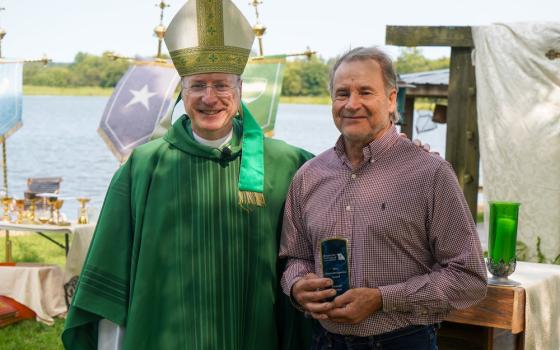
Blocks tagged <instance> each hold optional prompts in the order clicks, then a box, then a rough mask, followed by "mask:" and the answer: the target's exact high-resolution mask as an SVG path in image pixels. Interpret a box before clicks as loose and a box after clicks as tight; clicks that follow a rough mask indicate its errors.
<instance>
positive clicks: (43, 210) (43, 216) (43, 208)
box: [36, 193, 50, 225]
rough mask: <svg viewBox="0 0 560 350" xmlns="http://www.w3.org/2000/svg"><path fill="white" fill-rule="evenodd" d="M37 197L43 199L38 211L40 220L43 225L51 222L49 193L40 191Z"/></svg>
mask: <svg viewBox="0 0 560 350" xmlns="http://www.w3.org/2000/svg"><path fill="white" fill-rule="evenodd" d="M36 196H37V198H40V199H41V202H42V203H41V205H39V211H38V215H36V216H38V218H37V219H38V221H39V223H40V224H42V225H46V224H48V223H49V221H50V220H49V214H50V210H49V200H48V198H49V197H48V194H47V193H38V194H37V195H36Z"/></svg>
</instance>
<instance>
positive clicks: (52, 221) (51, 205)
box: [48, 197, 58, 225]
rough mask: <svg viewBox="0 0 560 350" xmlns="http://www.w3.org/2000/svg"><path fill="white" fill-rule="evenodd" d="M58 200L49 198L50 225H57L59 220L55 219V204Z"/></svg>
mask: <svg viewBox="0 0 560 350" xmlns="http://www.w3.org/2000/svg"><path fill="white" fill-rule="evenodd" d="M56 200H57V198H56V197H48V201H49V212H50V216H49V221H48V222H49V224H50V225H56V223H57V221H58V219H57V218H55V211H54V210H55V208H54V206H55V203H56Z"/></svg>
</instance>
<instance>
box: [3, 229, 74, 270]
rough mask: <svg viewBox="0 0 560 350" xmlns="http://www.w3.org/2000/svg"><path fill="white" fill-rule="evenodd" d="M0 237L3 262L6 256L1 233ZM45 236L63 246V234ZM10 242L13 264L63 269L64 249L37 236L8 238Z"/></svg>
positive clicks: (4, 240) (4, 238) (4, 237)
mask: <svg viewBox="0 0 560 350" xmlns="http://www.w3.org/2000/svg"><path fill="white" fill-rule="evenodd" d="M1 235H2V238H0V261H4V260H5V256H6V243H5V242H6V236H5V235H4V233H3V232H2V234H1ZM46 235H47V236H49V237H50V238H52V239H54V240H55V241H57V242H59V243H60V244H62V245H64V235H63V234H59V233H58V234H57V233H47V234H46ZM70 237H72V236H70ZM10 241H11V242H12V256H13V260H14V261H15V262H32V263H43V264H55V265H58V266H60V267H61V268H64V264H65V262H66V257H65V256H64V249H62V248H60V247H58V246H57V245H55V244H54V243H52V242H49V241H48V240H47V239H45V238H43V237H41V236H39V235H38V234H35V233H33V234H26V235H19V236H10Z"/></svg>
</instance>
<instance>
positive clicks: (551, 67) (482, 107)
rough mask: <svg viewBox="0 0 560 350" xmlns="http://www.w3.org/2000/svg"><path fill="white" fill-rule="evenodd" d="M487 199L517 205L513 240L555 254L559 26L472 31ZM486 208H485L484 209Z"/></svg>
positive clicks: (559, 198) (559, 194) (558, 232)
mask: <svg viewBox="0 0 560 350" xmlns="http://www.w3.org/2000/svg"><path fill="white" fill-rule="evenodd" d="M472 33H473V40H474V44H475V53H474V63H475V66H476V67H475V72H476V90H477V93H476V98H477V108H478V132H479V135H480V156H481V163H482V170H483V172H484V194H485V198H486V200H489V201H491V200H499V201H516V202H520V203H521V207H520V216H519V227H518V240H519V241H521V242H524V243H525V244H526V245H527V246H528V248H529V254H530V255H529V256H530V257H531V258H532V259H533V260H535V259H536V256H537V254H536V252H537V250H536V247H537V237H540V239H541V251H542V252H543V254H544V255H545V256H546V258H547V259H548V261H550V260H552V259H554V258H555V257H556V256H558V255H559V254H560V59H555V60H551V59H549V58H547V57H546V56H545V54H546V53H547V52H548V51H549V50H551V49H555V50H556V51H560V23H557V22H554V23H515V24H494V25H490V26H483V27H473V28H472ZM486 208H487V206H486Z"/></svg>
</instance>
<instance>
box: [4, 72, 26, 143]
mask: <svg viewBox="0 0 560 350" xmlns="http://www.w3.org/2000/svg"><path fill="white" fill-rule="evenodd" d="M22 68H23V63H22V62H6V63H0V136H1V137H4V138H8V136H10V135H11V134H13V133H14V132H15V131H16V130H17V129H19V128H20V127H21V125H22V122H21V108H22Z"/></svg>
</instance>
